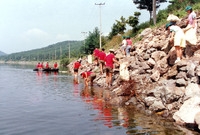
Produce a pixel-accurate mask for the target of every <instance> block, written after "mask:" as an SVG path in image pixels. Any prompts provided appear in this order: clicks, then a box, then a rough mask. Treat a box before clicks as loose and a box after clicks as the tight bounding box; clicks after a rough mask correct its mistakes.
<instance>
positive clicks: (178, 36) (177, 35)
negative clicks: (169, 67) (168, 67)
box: [165, 22, 186, 63]
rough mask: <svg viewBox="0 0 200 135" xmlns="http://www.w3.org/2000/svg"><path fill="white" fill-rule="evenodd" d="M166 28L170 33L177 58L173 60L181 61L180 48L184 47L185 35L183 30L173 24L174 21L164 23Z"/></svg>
mask: <svg viewBox="0 0 200 135" xmlns="http://www.w3.org/2000/svg"><path fill="white" fill-rule="evenodd" d="M165 28H166V30H168V32H169V33H170V42H174V46H175V50H176V56H177V59H176V60H175V63H177V62H179V61H181V58H182V55H183V54H182V48H185V46H186V43H185V35H184V32H183V30H182V29H181V28H180V27H179V26H177V25H174V23H172V22H170V23H167V24H166V25H165Z"/></svg>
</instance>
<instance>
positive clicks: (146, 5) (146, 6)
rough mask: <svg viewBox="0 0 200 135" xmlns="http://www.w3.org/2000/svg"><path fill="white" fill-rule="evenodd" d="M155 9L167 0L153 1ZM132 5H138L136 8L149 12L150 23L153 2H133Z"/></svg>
mask: <svg viewBox="0 0 200 135" xmlns="http://www.w3.org/2000/svg"><path fill="white" fill-rule="evenodd" d="M155 1H156V9H158V8H159V7H160V3H163V2H167V0H155ZM133 3H134V4H136V5H138V6H137V8H138V9H140V10H143V9H144V10H147V11H149V15H150V21H151V20H152V11H153V0H133Z"/></svg>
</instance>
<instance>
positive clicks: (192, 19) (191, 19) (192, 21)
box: [185, 6, 197, 32]
mask: <svg viewBox="0 0 200 135" xmlns="http://www.w3.org/2000/svg"><path fill="white" fill-rule="evenodd" d="M185 11H186V12H187V14H188V18H187V22H186V25H187V26H188V25H190V26H189V27H188V29H190V28H193V29H194V30H195V32H196V31H197V20H196V13H195V12H194V11H193V10H192V7H191V6H187V7H186V8H185ZM188 29H185V30H188Z"/></svg>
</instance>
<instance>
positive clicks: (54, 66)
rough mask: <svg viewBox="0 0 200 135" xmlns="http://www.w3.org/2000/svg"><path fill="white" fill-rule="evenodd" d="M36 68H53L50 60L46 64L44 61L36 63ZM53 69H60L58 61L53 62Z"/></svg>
mask: <svg viewBox="0 0 200 135" xmlns="http://www.w3.org/2000/svg"><path fill="white" fill-rule="evenodd" d="M36 68H37V69H51V67H50V66H49V62H46V64H45V65H44V64H43V62H41V63H40V62H38V63H37V65H36ZM53 69H58V63H57V62H55V63H54V64H53Z"/></svg>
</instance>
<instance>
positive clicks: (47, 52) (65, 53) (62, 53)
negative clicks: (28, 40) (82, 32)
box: [0, 41, 83, 61]
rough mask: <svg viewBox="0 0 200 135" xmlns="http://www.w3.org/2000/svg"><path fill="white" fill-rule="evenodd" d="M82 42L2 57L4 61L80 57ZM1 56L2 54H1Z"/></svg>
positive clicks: (65, 42) (51, 46)
mask: <svg viewBox="0 0 200 135" xmlns="http://www.w3.org/2000/svg"><path fill="white" fill-rule="evenodd" d="M81 46H83V42H82V41H63V42H59V43H56V44H52V45H49V46H47V47H44V48H39V49H34V50H29V51H24V52H18V53H12V54H9V55H3V56H0V60H3V61H9V60H12V61H45V60H46V61H50V60H58V59H61V58H62V57H80V55H81V54H80V48H81ZM0 54H1V53H0Z"/></svg>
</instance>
